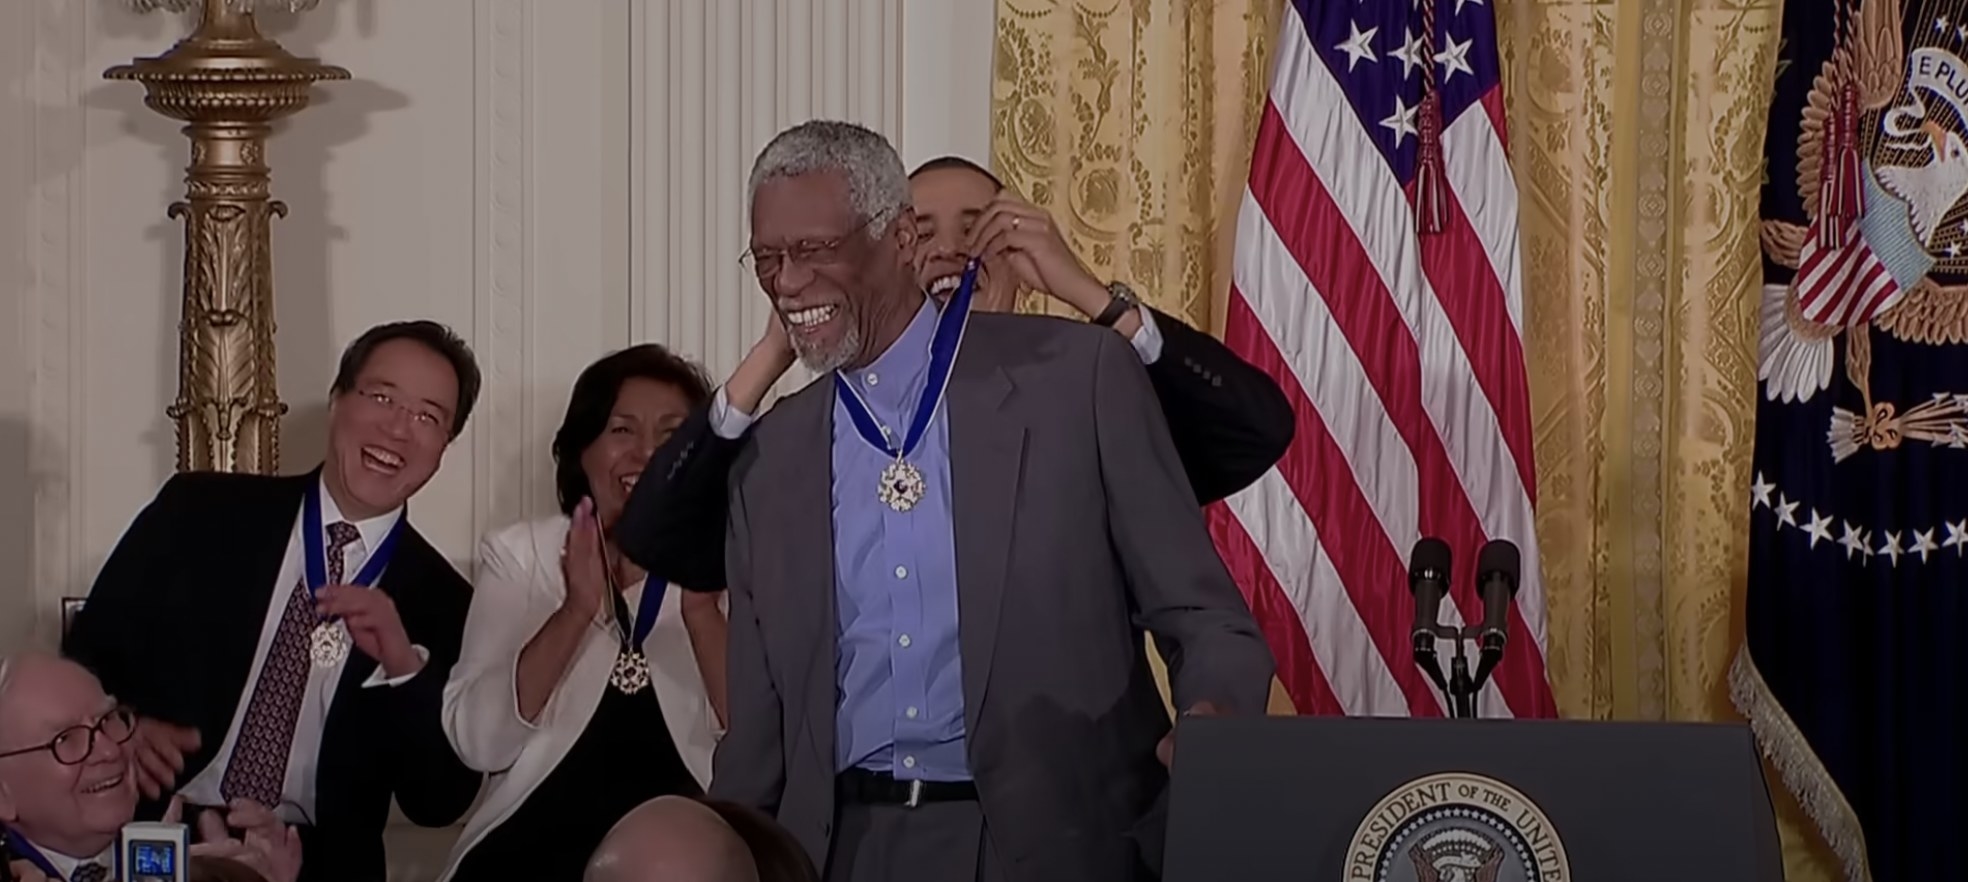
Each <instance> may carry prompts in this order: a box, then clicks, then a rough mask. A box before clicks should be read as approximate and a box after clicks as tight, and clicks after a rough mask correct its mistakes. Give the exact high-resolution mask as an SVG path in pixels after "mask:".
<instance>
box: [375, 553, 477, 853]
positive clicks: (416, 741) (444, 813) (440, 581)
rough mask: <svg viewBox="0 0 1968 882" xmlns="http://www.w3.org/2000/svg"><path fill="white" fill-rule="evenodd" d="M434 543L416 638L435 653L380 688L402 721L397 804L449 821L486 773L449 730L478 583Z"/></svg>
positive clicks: (416, 818)
mask: <svg viewBox="0 0 1968 882" xmlns="http://www.w3.org/2000/svg"><path fill="white" fill-rule="evenodd" d="M428 551H429V553H430V554H431V555H432V556H433V557H434V558H435V559H434V560H433V561H432V562H431V563H432V568H433V569H434V570H435V571H436V572H437V573H439V574H440V575H435V576H433V577H432V578H431V579H430V580H429V583H428V584H426V585H420V586H416V587H415V588H413V589H412V590H414V591H419V592H420V593H421V594H423V595H424V597H422V598H420V600H424V601H426V602H428V603H429V604H430V607H429V608H428V609H427V610H423V611H421V613H422V615H420V616H419V618H420V621H419V622H418V625H419V627H418V629H417V631H416V632H413V633H412V635H411V639H412V640H414V641H416V643H417V644H418V645H419V646H422V647H423V648H424V651H426V652H428V653H430V659H429V661H427V662H425V664H424V669H423V670H422V671H419V672H417V675H416V676H415V677H412V678H410V680H409V682H406V683H402V684H399V685H396V686H382V687H377V688H380V689H383V690H385V691H386V692H387V693H388V700H389V702H390V703H391V705H392V706H393V707H392V710H393V714H392V716H393V717H394V718H395V720H396V721H397V723H396V726H397V730H396V731H397V733H398V734H397V736H396V738H397V739H398V740H397V741H396V744H395V748H396V749H395V751H394V753H393V755H392V760H393V762H394V763H395V766H396V767H395V769H393V770H392V771H393V772H394V776H393V778H392V786H391V789H392V790H393V791H394V792H395V794H396V803H397V807H398V808H401V809H402V810H403V816H404V817H405V818H408V819H409V820H410V823H413V824H416V825H418V826H420V827H444V826H449V825H451V824H454V823H457V821H458V819H459V818H462V817H464V816H465V812H467V811H469V810H470V809H471V806H472V802H473V801H474V800H476V799H477V798H478V788H479V784H480V783H481V782H482V781H483V780H484V778H483V776H481V775H480V774H479V773H477V772H475V771H472V770H471V769H470V768H468V767H466V766H465V764H464V761H463V760H460V759H458V754H457V752H456V751H454V750H452V748H451V741H450V739H449V738H447V737H445V734H444V683H445V681H446V680H448V679H450V677H451V668H452V667H453V666H454V665H456V664H457V663H458V651H459V649H460V647H461V646H462V645H463V642H464V628H465V615H466V614H467V613H468V612H470V609H471V585H470V583H467V582H466V581H465V580H464V578H463V577H462V576H459V575H458V573H457V572H456V571H455V570H453V569H451V565H450V564H449V563H448V562H446V561H444V560H443V558H442V557H441V556H438V555H437V552H436V549H428Z"/></svg>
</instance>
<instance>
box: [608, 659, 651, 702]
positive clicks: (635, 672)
mask: <svg viewBox="0 0 1968 882" xmlns="http://www.w3.org/2000/svg"><path fill="white" fill-rule="evenodd" d="M608 685H610V686H613V687H615V691H616V692H620V693H622V694H623V695H634V694H636V693H638V692H641V691H642V690H644V689H647V688H649V659H647V658H645V657H643V654H642V651H641V650H639V649H625V650H622V651H621V652H618V653H616V655H615V669H614V670H612V671H609V672H608Z"/></svg>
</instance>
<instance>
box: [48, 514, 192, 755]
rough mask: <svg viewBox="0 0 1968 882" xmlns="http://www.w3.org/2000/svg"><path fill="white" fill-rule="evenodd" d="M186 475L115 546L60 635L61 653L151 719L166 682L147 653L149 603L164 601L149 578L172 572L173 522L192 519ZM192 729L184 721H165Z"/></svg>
mask: <svg viewBox="0 0 1968 882" xmlns="http://www.w3.org/2000/svg"><path fill="white" fill-rule="evenodd" d="M192 481H193V479H192V478H191V477H190V476H188V475H174V476H172V478H171V479H170V480H169V481H166V482H164V486H163V488H162V489H160V490H158V491H157V496H156V497H155V498H153V499H152V500H151V501H150V504H149V505H146V506H144V508H143V511H140V512H138V513H137V517H136V520H134V521H131V522H130V527H129V529H127V530H125V531H123V538H122V539H120V540H118V541H117V543H116V548H115V549H113V550H111V551H110V553H109V559H108V560H107V561H104V562H103V566H102V569H101V570H100V571H98V572H97V573H96V581H95V584H94V585H93V586H91V587H90V589H89V598H88V600H87V602H86V603H84V604H83V606H82V611H81V612H80V613H78V614H77V615H76V617H75V622H74V625H73V626H72V628H71V630H70V631H69V632H68V633H67V634H66V635H64V636H63V637H62V654H64V655H66V656H68V657H69V658H71V659H74V660H75V661H76V662H78V663H80V664H81V665H82V666H83V667H86V668H88V669H89V670H90V671H91V672H93V673H94V674H95V675H96V678H97V679H98V680H101V681H102V684H103V689H104V690H105V691H107V692H109V693H110V694H112V695H116V696H118V697H119V698H120V699H122V700H123V701H124V702H126V703H128V704H130V706H131V707H132V708H134V709H135V710H136V711H137V712H138V713H142V714H148V715H156V714H158V713H160V712H161V710H160V709H159V708H157V707H147V706H146V705H152V704H154V703H155V700H154V699H155V698H156V697H157V696H160V695H163V694H164V693H165V692H168V691H169V689H168V688H166V687H168V685H169V684H161V683H152V682H150V678H151V677H152V676H153V673H152V672H153V671H155V670H156V665H155V664H154V662H155V659H154V657H152V655H151V653H150V652H148V651H144V648H147V647H155V646H156V645H157V641H158V635H157V634H155V633H150V632H147V630H146V623H148V622H155V621H157V620H158V618H157V616H156V615H154V613H153V608H152V605H153V604H155V603H158V602H162V601H164V600H165V598H163V597H161V596H160V595H159V594H158V593H157V592H156V591H155V590H153V589H155V587H156V583H155V582H154V581H153V580H152V579H151V578H150V574H152V573H160V572H168V571H170V569H171V558H172V549H175V548H177V547H179V543H178V541H177V539H178V533H177V528H176V525H177V524H180V523H185V522H187V521H195V520H196V518H195V517H192V516H191V515H190V512H189V507H190V505H191V503H192V497H193V495H195V491H194V490H192V489H191V488H190V487H189V485H190V484H191V483H192ZM167 722H172V723H178V724H180V725H189V724H190V723H191V721H189V720H167Z"/></svg>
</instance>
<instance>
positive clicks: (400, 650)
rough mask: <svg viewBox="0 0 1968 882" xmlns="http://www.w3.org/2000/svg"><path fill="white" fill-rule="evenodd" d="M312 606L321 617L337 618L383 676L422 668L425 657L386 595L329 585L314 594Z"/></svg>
mask: <svg viewBox="0 0 1968 882" xmlns="http://www.w3.org/2000/svg"><path fill="white" fill-rule="evenodd" d="M314 599H315V609H316V612H318V613H320V614H321V616H322V617H324V618H340V619H341V620H342V622H343V624H345V625H346V626H347V627H348V632H349V637H350V639H352V640H353V641H354V642H355V648H356V649H358V650H361V651H362V654H363V655H366V656H368V657H370V658H373V659H375V660H376V664H377V665H379V666H381V667H382V669H383V676H385V677H389V678H391V679H395V678H397V677H407V676H410V675H411V674H415V673H417V672H418V671H421V670H423V668H424V660H423V658H422V657H421V656H419V655H418V654H417V650H416V647H414V646H412V645H411V643H410V635H409V634H408V633H407V632H405V631H404V630H403V619H402V618H401V617H399V616H398V615H397V613H396V601H394V600H391V599H390V596H389V595H388V594H385V593H383V592H382V591H380V590H376V589H373V588H364V587H362V586H361V585H328V586H324V587H323V588H322V589H321V590H320V591H319V592H316V594H315V598H314Z"/></svg>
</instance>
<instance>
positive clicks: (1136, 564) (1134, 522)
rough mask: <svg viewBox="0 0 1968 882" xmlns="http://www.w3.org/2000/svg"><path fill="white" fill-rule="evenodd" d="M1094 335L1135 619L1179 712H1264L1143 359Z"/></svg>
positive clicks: (1113, 526)
mask: <svg viewBox="0 0 1968 882" xmlns="http://www.w3.org/2000/svg"><path fill="white" fill-rule="evenodd" d="M1096 336H1097V337H1098V340H1099V342H1098V344H1097V347H1096V349H1097V353H1096V360H1095V364H1094V389H1093V395H1094V407H1093V409H1094V432H1095V434H1096V435H1097V436H1098V444H1099V454H1100V475H1101V481H1102V483H1103V484H1104V485H1105V487H1106V490H1107V518H1108V529H1109V532H1110V539H1111V541H1112V542H1113V543H1114V548H1115V551H1116V552H1117V553H1118V555H1119V557H1120V561H1121V565H1122V567H1123V568H1124V569H1125V571H1126V574H1127V581H1128V589H1129V591H1130V593H1131V595H1132V598H1133V600H1134V606H1135V609H1136V611H1137V615H1138V616H1139V621H1138V624H1139V625H1140V626H1141V627H1143V628H1144V629H1146V630H1147V631H1148V632H1149V633H1151V634H1153V635H1155V638H1156V644H1157V646H1159V647H1160V648H1161V650H1162V658H1163V660H1164V661H1166V662H1167V663H1168V669H1169V691H1170V694H1171V697H1172V698H1173V699H1174V701H1175V706H1176V707H1177V708H1178V709H1186V708H1188V707H1189V706H1190V705H1193V704H1195V703H1196V702H1198V701H1204V700H1208V701H1210V702H1212V703H1214V704H1216V705H1217V706H1218V707H1219V708H1220V709H1222V710H1224V711H1225V712H1229V713H1249V714H1262V713H1264V708H1265V700H1266V698H1268V697H1269V694H1270V688H1271V675H1272V671H1273V666H1272V661H1271V651H1270V650H1269V649H1268V648H1266V646H1265V645H1264V639H1263V638H1262V637H1261V636H1259V634H1258V630H1257V623H1256V621H1255V620H1253V619H1252V618H1251V613H1250V607H1248V606H1246V605H1245V603H1244V598H1243V596H1242V595H1241V594H1239V593H1238V591H1237V586H1236V585H1235V584H1234V583H1233V582H1231V581H1230V574H1229V572H1228V571H1226V570H1225V569H1224V568H1223V560H1222V559H1221V558H1219V557H1217V554H1216V548H1215V547H1214V546H1212V545H1211V544H1210V539H1209V530H1208V528H1207V527H1206V526H1205V525H1204V523H1203V515H1202V510H1201V509H1199V508H1197V507H1196V505H1195V503H1194V500H1193V494H1192V492H1191V491H1190V489H1189V483H1188V481H1187V480H1185V479H1184V477H1183V473H1182V465H1181V462H1180V460H1178V459H1177V457H1176V453H1175V445H1174V444H1173V443H1171V442H1170V440H1169V434H1168V427H1167V425H1166V424H1165V423H1164V422H1163V419H1162V409H1161V407H1160V406H1159V405H1158V404H1157V402H1156V400H1155V396H1154V393H1153V390H1152V389H1151V388H1150V386H1149V384H1148V382H1147V375H1146V373H1145V372H1144V371H1143V370H1142V367H1141V359H1140V358H1139V357H1138V356H1137V355H1136V353H1135V351H1134V348H1133V347H1131V346H1129V345H1128V344H1127V342H1126V341H1124V340H1122V339H1121V338H1120V336H1119V335H1117V334H1100V335H1096ZM735 679H736V678H735V676H734V682H735Z"/></svg>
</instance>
